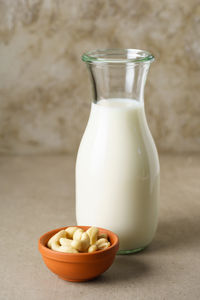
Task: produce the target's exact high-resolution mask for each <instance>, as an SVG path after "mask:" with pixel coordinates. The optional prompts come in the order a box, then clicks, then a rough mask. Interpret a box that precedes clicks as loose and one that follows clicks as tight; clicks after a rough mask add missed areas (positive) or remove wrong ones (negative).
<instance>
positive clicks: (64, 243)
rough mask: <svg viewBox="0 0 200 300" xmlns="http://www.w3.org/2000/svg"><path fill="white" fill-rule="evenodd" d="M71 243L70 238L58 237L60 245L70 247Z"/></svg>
mask: <svg viewBox="0 0 200 300" xmlns="http://www.w3.org/2000/svg"><path fill="white" fill-rule="evenodd" d="M71 243H72V240H70V239H66V238H61V239H60V244H61V246H65V247H71Z"/></svg>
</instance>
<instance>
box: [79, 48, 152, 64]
mask: <svg viewBox="0 0 200 300" xmlns="http://www.w3.org/2000/svg"><path fill="white" fill-rule="evenodd" d="M82 60H83V61H84V62H87V63H141V62H153V61H154V56H153V55H152V54H151V53H150V52H148V51H146V50H139V49H96V50H91V51H88V52H85V53H83V55H82Z"/></svg>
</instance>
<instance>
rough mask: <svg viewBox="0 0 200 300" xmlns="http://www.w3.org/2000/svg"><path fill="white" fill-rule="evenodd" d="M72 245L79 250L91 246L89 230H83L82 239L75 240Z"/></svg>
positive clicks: (84, 249)
mask: <svg viewBox="0 0 200 300" xmlns="http://www.w3.org/2000/svg"><path fill="white" fill-rule="evenodd" d="M71 246H72V247H73V248H75V249H76V250H78V251H81V252H83V251H86V250H87V249H88V247H89V246H90V238H89V235H88V234H87V232H83V233H82V235H81V239H80V240H77V239H75V240H73V241H72V243H71Z"/></svg>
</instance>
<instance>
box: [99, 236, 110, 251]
mask: <svg viewBox="0 0 200 300" xmlns="http://www.w3.org/2000/svg"><path fill="white" fill-rule="evenodd" d="M96 246H97V248H98V249H99V250H102V249H106V248H108V247H109V246H110V242H108V240H107V239H105V238H102V239H99V240H98V241H97V242H96Z"/></svg>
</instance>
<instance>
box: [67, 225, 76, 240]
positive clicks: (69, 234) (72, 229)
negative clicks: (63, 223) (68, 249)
mask: <svg viewBox="0 0 200 300" xmlns="http://www.w3.org/2000/svg"><path fill="white" fill-rule="evenodd" d="M77 229H78V227H68V228H66V229H65V231H66V232H67V238H68V239H73V235H74V232H75V231H76V230H77Z"/></svg>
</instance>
